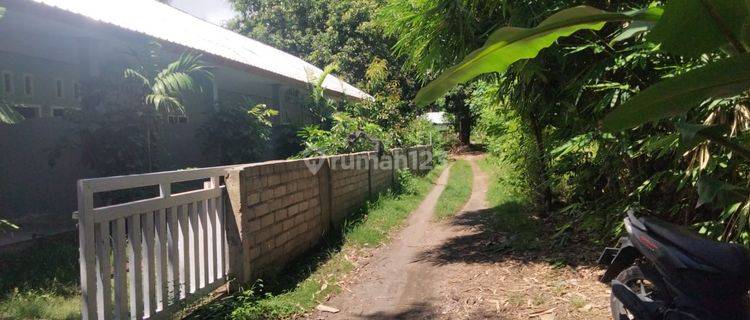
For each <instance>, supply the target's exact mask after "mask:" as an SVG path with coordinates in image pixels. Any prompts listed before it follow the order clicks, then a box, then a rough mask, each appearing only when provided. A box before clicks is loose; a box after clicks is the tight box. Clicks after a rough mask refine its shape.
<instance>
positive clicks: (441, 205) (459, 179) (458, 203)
mask: <svg viewBox="0 0 750 320" xmlns="http://www.w3.org/2000/svg"><path fill="white" fill-rule="evenodd" d="M472 181H473V175H472V172H471V165H469V162H468V161H466V160H458V161H456V163H455V164H454V165H453V167H452V168H451V172H450V177H449V178H448V184H447V185H446V187H445V190H444V191H443V193H442V194H441V195H440V198H439V199H438V202H437V207H436V208H435V218H436V219H438V220H440V219H445V218H447V217H452V216H453V215H455V214H456V213H457V212H458V211H460V210H461V208H462V207H463V206H464V204H466V202H467V201H469V197H470V196H471V185H472Z"/></svg>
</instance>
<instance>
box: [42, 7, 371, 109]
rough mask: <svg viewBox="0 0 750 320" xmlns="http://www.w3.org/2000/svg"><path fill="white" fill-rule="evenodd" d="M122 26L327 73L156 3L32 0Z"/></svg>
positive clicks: (262, 62) (344, 89)
mask: <svg viewBox="0 0 750 320" xmlns="http://www.w3.org/2000/svg"><path fill="white" fill-rule="evenodd" d="M31 1H34V2H38V3H42V4H45V5H49V6H52V7H56V8H59V9H62V10H65V11H69V12H72V13H75V14H79V15H83V16H86V17H88V18H91V19H94V20H97V21H101V22H105V23H109V24H112V25H115V26H118V27H120V28H124V29H128V30H131V31H135V32H139V33H143V34H146V35H148V36H151V37H154V38H157V39H161V40H164V41H169V42H172V43H176V44H179V45H183V46H185V47H189V48H192V49H195V50H199V51H203V52H207V53H210V54H213V55H217V56H220V57H223V58H225V59H229V60H233V61H236V62H239V63H242V64H245V65H248V66H252V67H255V68H259V69H263V70H266V71H269V72H272V73H275V74H278V75H281V76H283V77H286V78H290V79H294V80H297V81H302V82H309V81H310V79H311V77H318V76H319V75H320V74H322V73H323V71H322V70H320V69H319V68H317V67H315V66H313V65H312V64H309V63H307V62H305V61H303V60H302V59H300V58H297V57H295V56H293V55H291V54H288V53H286V52H284V51H281V50H279V49H276V48H273V47H271V46H268V45H265V44H263V43H261V42H258V41H255V40H253V39H250V38H248V37H245V36H243V35H240V34H237V33H235V32H233V31H230V30H227V29H224V28H222V27H219V26H217V25H214V24H212V23H209V22H207V21H203V20H201V19H199V18H196V17H194V16H191V15H189V14H187V13H185V12H182V11H180V10H177V9H175V8H172V7H170V6H168V5H165V4H162V3H159V2H157V1H153V0H31ZM323 87H324V88H326V89H328V90H332V91H336V92H339V93H342V94H345V95H347V96H350V97H354V98H357V99H372V97H371V96H370V95H368V94H367V93H365V92H363V91H362V90H359V89H357V88H356V87H354V86H352V85H350V84H348V83H346V82H344V81H342V80H340V79H338V78H336V77H334V76H331V75H329V76H328V77H326V79H325V81H324V82H323Z"/></svg>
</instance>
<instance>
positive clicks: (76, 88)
mask: <svg viewBox="0 0 750 320" xmlns="http://www.w3.org/2000/svg"><path fill="white" fill-rule="evenodd" d="M81 95H82V93H81V83H80V82H76V83H74V84H73V97H74V98H76V99H81Z"/></svg>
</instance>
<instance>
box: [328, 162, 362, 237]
mask: <svg viewBox="0 0 750 320" xmlns="http://www.w3.org/2000/svg"><path fill="white" fill-rule="evenodd" d="M371 155H372V154H371V153H369V152H362V153H354V154H346V155H339V156H333V157H329V158H328V165H329V168H330V170H331V221H332V224H333V225H339V224H341V222H343V221H344V220H345V219H346V217H347V216H349V214H350V213H351V212H352V211H354V210H356V209H357V208H358V207H360V206H361V205H362V204H363V203H364V202H365V200H367V198H368V197H369V196H370V166H371V164H370V156H371Z"/></svg>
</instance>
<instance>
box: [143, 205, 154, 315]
mask: <svg viewBox="0 0 750 320" xmlns="http://www.w3.org/2000/svg"><path fill="white" fill-rule="evenodd" d="M143 218H144V219H145V220H144V221H143V238H144V249H145V250H144V252H143V272H144V273H145V277H144V278H143V310H144V315H145V316H147V317H150V316H152V315H154V313H156V285H155V284H156V263H155V262H154V260H155V258H156V255H155V251H156V247H155V245H154V236H155V234H154V212H153V211H149V212H146V214H144V215H143Z"/></svg>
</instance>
